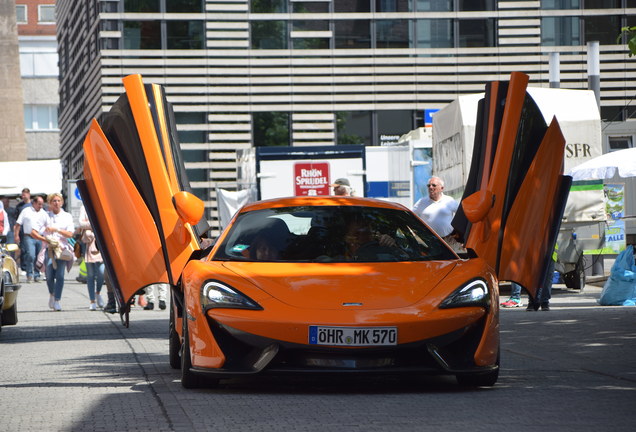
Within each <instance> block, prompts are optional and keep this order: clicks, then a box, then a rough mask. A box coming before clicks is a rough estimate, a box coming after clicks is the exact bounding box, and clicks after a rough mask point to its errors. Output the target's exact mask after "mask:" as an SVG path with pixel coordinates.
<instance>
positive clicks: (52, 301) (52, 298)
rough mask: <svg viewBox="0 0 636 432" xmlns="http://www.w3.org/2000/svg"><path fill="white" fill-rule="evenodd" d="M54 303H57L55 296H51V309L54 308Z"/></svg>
mask: <svg viewBox="0 0 636 432" xmlns="http://www.w3.org/2000/svg"><path fill="white" fill-rule="evenodd" d="M54 303H55V296H49V309H53V304H54Z"/></svg>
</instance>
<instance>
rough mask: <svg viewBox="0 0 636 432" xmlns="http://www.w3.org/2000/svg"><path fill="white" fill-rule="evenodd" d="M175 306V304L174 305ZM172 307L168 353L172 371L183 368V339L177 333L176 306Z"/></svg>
mask: <svg viewBox="0 0 636 432" xmlns="http://www.w3.org/2000/svg"><path fill="white" fill-rule="evenodd" d="M173 304H174V303H173ZM173 304H171V305H170V324H169V326H168V352H169V358H170V367H171V368H172V369H180V368H181V339H180V338H179V333H177V329H176V327H175V325H176V319H175V317H174V306H173Z"/></svg>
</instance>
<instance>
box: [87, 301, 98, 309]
mask: <svg viewBox="0 0 636 432" xmlns="http://www.w3.org/2000/svg"><path fill="white" fill-rule="evenodd" d="M88 310H92V311H94V310H97V305H96V304H95V303H91V304H90V305H88Z"/></svg>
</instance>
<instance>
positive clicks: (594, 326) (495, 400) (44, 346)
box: [0, 268, 636, 432]
mask: <svg viewBox="0 0 636 432" xmlns="http://www.w3.org/2000/svg"><path fill="white" fill-rule="evenodd" d="M76 272H77V269H76V268H74V269H73V272H72V273H71V274H69V275H67V278H68V279H67V281H66V285H65V288H64V294H63V298H62V302H61V303H62V307H63V311H61V312H52V311H50V310H49V308H48V305H47V301H48V292H47V289H46V285H45V283H43V282H39V283H32V284H23V285H22V289H21V291H20V294H19V322H18V324H17V325H16V326H7V327H3V328H2V332H1V333H0V360H1V361H0V363H1V366H0V367H1V369H0V428H1V429H2V430H4V431H35V430H38V431H109V432H111V431H164V430H165V431H186V430H189V431H190V430H212V429H214V430H220V431H224V430H232V431H283V430H284V431H338V432H342V431H358V430H360V431H385V430H391V431H402V430H403V431H415V430H417V431H421V430H434V431H439V430H456V431H459V430H462V431H463V430H476V431H480V430H484V431H486V430H487V431H500V430H501V431H504V430H505V431H508V430H510V429H511V428H512V429H514V430H515V432H517V431H535V430H559V431H569V430H572V431H577V432H580V431H597V430H612V431H613V432H616V431H632V430H634V427H635V426H634V424H635V420H634V417H633V411H634V408H635V407H636V308H627V307H625V308H622V307H614V308H608V307H600V306H597V305H596V299H597V298H598V295H599V293H600V288H598V287H593V286H589V285H588V286H587V287H586V288H585V290H584V291H583V292H582V293H579V292H571V291H568V290H565V289H563V287H559V286H556V288H555V290H554V295H553V300H552V305H553V308H552V311H550V312H541V311H539V312H526V311H525V308H518V309H513V310H502V313H501V330H502V365H503V368H502V372H501V376H500V380H499V382H498V384H497V385H496V386H495V387H494V388H492V389H479V390H466V389H461V388H459V387H458V386H457V385H456V384H455V382H454V379H452V378H450V377H411V378H404V377H373V378H342V377H340V378H322V377H321V378H314V377H293V378H269V377H263V378H258V379H249V380H230V381H227V382H223V383H222V384H221V386H220V387H219V388H218V389H207V390H205V389H203V390H184V389H182V388H181V386H180V383H179V380H178V378H179V374H178V371H175V370H172V369H171V368H170V367H169V365H168V355H167V353H168V343H167V327H168V316H169V315H168V311H167V310H165V311H160V310H158V309H155V310H154V311H144V310H142V309H141V308H139V307H136V308H135V309H133V311H132V313H131V326H130V328H128V329H127V328H124V327H123V326H122V325H121V323H120V320H119V315H117V314H116V315H110V314H105V313H103V312H101V311H96V312H92V311H89V310H88V294H87V290H86V286H85V285H83V284H79V283H77V282H76V281H75V280H74V277H75V275H76ZM104 293H105V291H104ZM502 298H505V293H502Z"/></svg>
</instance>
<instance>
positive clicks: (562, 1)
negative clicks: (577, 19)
mask: <svg viewBox="0 0 636 432" xmlns="http://www.w3.org/2000/svg"><path fill="white" fill-rule="evenodd" d="M580 7H581V1H580V0H541V8H542V9H579V8H580Z"/></svg>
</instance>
